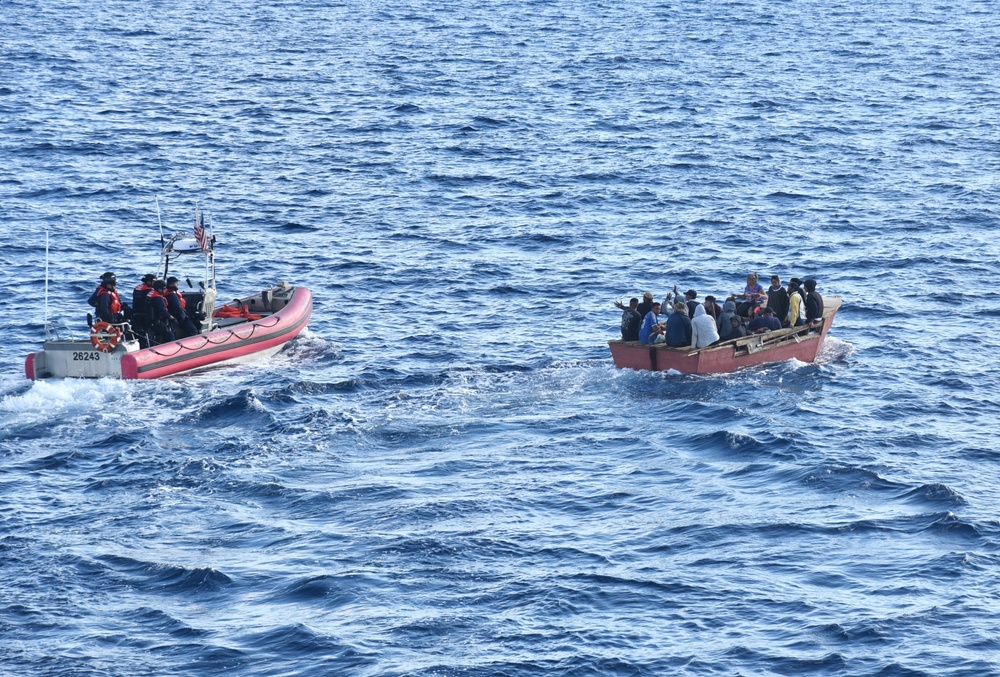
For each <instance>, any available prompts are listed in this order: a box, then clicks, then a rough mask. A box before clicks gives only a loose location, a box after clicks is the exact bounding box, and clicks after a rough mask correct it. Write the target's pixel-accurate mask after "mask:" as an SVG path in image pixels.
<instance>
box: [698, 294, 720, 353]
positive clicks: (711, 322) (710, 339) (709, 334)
mask: <svg viewBox="0 0 1000 677" xmlns="http://www.w3.org/2000/svg"><path fill="white" fill-rule="evenodd" d="M718 340H719V330H718V328H717V327H716V326H715V318H713V317H712V316H711V315H709V314H708V313H706V312H705V306H703V305H700V304H699V305H698V307H697V308H695V309H694V319H693V320H691V348H692V349H694V348H704V347H706V346H710V345H712V344H713V343H715V342H716V341H718Z"/></svg>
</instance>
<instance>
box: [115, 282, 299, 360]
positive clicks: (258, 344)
mask: <svg viewBox="0 0 1000 677" xmlns="http://www.w3.org/2000/svg"><path fill="white" fill-rule="evenodd" d="M310 315H312V294H311V293H310V291H309V290H308V289H306V288H305V287H297V288H296V289H295V291H294V292H293V293H292V298H291V299H290V300H289V302H288V304H287V305H286V306H285V307H284V308H282V309H281V310H279V311H278V312H276V313H274V314H273V315H268V316H266V317H263V318H261V319H259V320H255V321H253V322H248V323H245V324H240V325H236V326H234V327H231V328H223V329H217V330H215V331H213V332H211V333H209V334H198V335H197V336H189V337H188V338H184V339H180V340H177V341H171V342H170V343H163V344H160V345H157V346H153V347H151V348H146V349H144V350H140V351H138V352H135V353H129V354H128V355H124V356H122V378H123V379H149V378H160V377H162V376H170V375H171V374H177V373H180V372H183V371H190V370H192V369H199V368H201V367H207V366H210V365H213V364H217V363H219V362H229V361H235V360H239V359H241V358H246V357H251V356H252V355H254V353H260V352H264V351H267V350H269V349H270V348H273V347H275V346H280V345H281V344H283V343H286V342H288V341H290V340H291V339H292V338H294V337H295V336H297V335H298V334H299V332H301V331H302V330H303V329H305V327H306V323H307V322H308V321H309V316H310Z"/></svg>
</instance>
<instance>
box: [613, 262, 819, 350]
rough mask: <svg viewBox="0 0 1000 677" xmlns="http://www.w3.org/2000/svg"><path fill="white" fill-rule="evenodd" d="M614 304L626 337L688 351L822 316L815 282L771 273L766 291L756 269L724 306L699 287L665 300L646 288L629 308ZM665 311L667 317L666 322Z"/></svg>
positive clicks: (627, 339) (628, 339) (810, 321)
mask: <svg viewBox="0 0 1000 677" xmlns="http://www.w3.org/2000/svg"><path fill="white" fill-rule="evenodd" d="M615 306H616V307H617V308H619V309H621V310H622V326H621V329H622V340H624V341H639V342H640V343H643V344H647V345H656V344H666V345H668V346H672V347H674V348H689V349H695V348H705V347H707V346H710V345H712V344H713V343H721V342H723V341H729V340H732V339H736V338H740V337H742V336H747V335H749V334H755V333H765V332H769V331H777V330H779V329H782V328H784V327H798V326H802V325H809V324H812V323H815V322H817V321H819V320H820V319H822V317H823V297H822V296H821V295H820V293H819V292H818V291H816V280H813V279H808V280H805V281H804V282H803V281H802V280H800V279H799V278H797V277H793V278H792V279H791V280H789V282H788V285H787V286H784V285H782V283H781V278H780V277H779V276H778V275H772V276H771V286H770V287H768V288H766V289H765V288H764V287H763V286H762V285H761V284H760V282H759V281H758V278H757V274H756V273H750V274H749V275H747V278H746V286H745V287H744V288H743V291H742V292H739V293H735V294H731V295H729V296H728V297H727V298H726V300H725V302H723V303H722V304H721V305H720V304H719V303H718V302H717V301H716V297H715V296H706V297H705V300H704V302H700V301H698V292H696V291H695V290H694V289H689V290H688V291H687V292H685V293H684V295H683V297H682V296H681V295H680V294H679V293H678V292H677V287H676V285H675V286H674V289H673V292H669V293H667V296H666V298H665V299H664V300H663V303H660V302H658V301H654V300H653V294H652V292H646V293H645V294H643V297H642V302H640V301H639V299H638V298H633V299H630V300H629V304H628V306H625V305H624V304H622V303H621V302H620V301H615ZM663 315H666V319H665V320H663V321H661V320H660V317H661V316H663Z"/></svg>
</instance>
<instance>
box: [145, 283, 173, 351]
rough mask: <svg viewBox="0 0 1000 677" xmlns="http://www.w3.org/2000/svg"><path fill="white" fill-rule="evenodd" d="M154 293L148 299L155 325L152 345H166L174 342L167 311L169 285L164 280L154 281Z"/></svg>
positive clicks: (153, 326)
mask: <svg viewBox="0 0 1000 677" xmlns="http://www.w3.org/2000/svg"><path fill="white" fill-rule="evenodd" d="M151 286H152V287H153V291H151V292H149V296H147V297H146V299H147V300H148V301H149V309H150V311H151V313H152V320H153V325H152V327H150V328H151V329H152V334H153V336H152V338H153V341H152V343H165V342H167V341H173V340H174V329H173V327H171V326H170V311H169V310H168V309H167V283H166V282H164V281H163V280H159V279H157V280H153V284H152V285H151Z"/></svg>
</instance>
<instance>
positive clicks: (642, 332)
mask: <svg viewBox="0 0 1000 677" xmlns="http://www.w3.org/2000/svg"><path fill="white" fill-rule="evenodd" d="M659 317H660V316H659V315H657V314H656V313H654V312H653V311H652V310H651V311H649V312H648V313H646V317H645V319H643V321H642V326H641V327H639V342H640V343H649V337H650V335H651V334H652V333H653V327H655V326H656V325H657V324H658V323H659V319H658V318H659Z"/></svg>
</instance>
